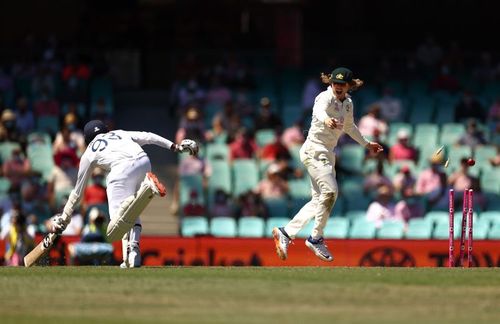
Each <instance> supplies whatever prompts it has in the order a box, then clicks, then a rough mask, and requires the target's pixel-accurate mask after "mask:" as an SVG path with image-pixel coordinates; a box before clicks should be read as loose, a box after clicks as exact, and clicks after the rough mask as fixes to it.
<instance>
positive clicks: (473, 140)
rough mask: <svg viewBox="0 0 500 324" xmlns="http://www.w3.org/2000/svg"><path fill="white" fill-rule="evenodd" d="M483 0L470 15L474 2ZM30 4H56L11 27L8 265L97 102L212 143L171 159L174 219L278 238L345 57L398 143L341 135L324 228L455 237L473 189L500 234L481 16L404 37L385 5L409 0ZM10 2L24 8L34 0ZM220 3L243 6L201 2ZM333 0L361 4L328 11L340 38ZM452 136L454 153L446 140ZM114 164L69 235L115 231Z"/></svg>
mask: <svg viewBox="0 0 500 324" xmlns="http://www.w3.org/2000/svg"><path fill="white" fill-rule="evenodd" d="M403 2H404V1H403ZM450 3H451V1H445V2H444V4H443V6H446V5H450ZM466 3H467V1H465V4H463V6H459V7H460V8H461V9H463V10H461V11H460V13H459V14H458V15H457V17H455V19H457V21H456V22H458V20H460V19H461V18H464V17H468V15H467V10H465V8H468V7H467V5H466ZM31 4H32V5H33V6H35V7H37V8H38V9H39V10H40V11H39V12H38V14H37V13H36V11H33V12H30V13H25V14H26V16H25V17H24V18H25V19H27V20H29V21H31V24H28V25H27V26H28V27H26V26H19V28H17V29H15V30H13V31H12V32H11V33H1V35H0V36H1V41H2V43H3V45H4V46H2V48H5V51H2V53H1V55H0V111H1V115H0V116H1V118H0V121H1V125H0V162H1V169H0V170H1V171H0V172H1V174H0V175H1V177H0V209H1V214H2V217H1V227H0V230H1V238H2V239H4V240H6V241H7V242H8V244H7V247H8V248H7V251H6V254H5V260H6V262H7V263H9V264H16V262H18V260H16V257H15V256H16V255H22V251H23V250H27V249H29V246H31V245H32V244H33V238H34V236H35V234H37V233H44V232H46V231H47V220H48V219H49V218H50V217H51V216H53V215H54V214H56V213H58V212H60V210H61V208H62V206H63V205H64V203H65V199H67V196H68V194H69V192H70V190H71V189H72V188H73V186H74V184H75V181H76V175H77V174H76V173H77V168H78V162H79V157H80V156H81V154H82V153H83V151H84V149H85V146H84V141H83V136H82V128H83V125H84V124H85V122H86V121H88V120H90V119H95V118H98V119H102V120H103V121H105V122H106V123H107V124H108V125H109V127H110V128H111V129H113V128H126V129H130V130H151V131H155V132H157V133H159V134H161V135H163V136H165V137H168V138H170V139H172V140H175V141H176V142H180V141H181V140H182V139H184V138H191V139H194V140H196V141H198V142H199V143H200V145H201V153H200V155H199V156H198V157H182V158H181V157H179V160H177V159H172V160H169V159H167V160H165V159H162V158H160V159H159V161H160V165H159V166H155V167H156V168H159V169H162V170H172V171H165V172H163V173H160V176H161V177H162V178H163V180H164V181H166V182H167V183H168V184H169V187H170V188H171V192H170V194H169V196H170V199H171V200H169V205H168V208H162V209H159V211H156V213H157V214H160V217H164V216H165V215H173V219H175V221H173V222H170V223H169V224H168V225H167V226H170V227H174V228H175V229H174V231H173V233H174V234H179V235H183V236H194V235H215V236H225V237H267V236H270V234H271V233H270V230H269V228H272V227H273V226H274V225H275V224H279V225H281V224H284V223H286V220H287V219H289V218H290V217H292V216H293V215H294V213H295V212H297V211H298V209H299V208H300V207H302V206H303V205H304V203H305V202H307V201H308V200H309V199H310V189H309V188H310V187H309V180H308V176H307V174H306V173H305V170H304V168H303V166H302V164H301V163H300V161H299V158H298V151H299V149H300V146H301V144H302V143H303V141H304V140H305V137H307V129H308V128H309V124H310V121H311V113H312V110H311V109H312V105H313V103H314V98H315V97H316V95H317V94H318V93H319V92H321V91H323V90H325V89H326V87H325V86H324V85H322V84H321V82H320V77H319V76H320V73H321V72H325V73H330V72H331V70H332V69H333V68H334V67H337V66H347V67H349V68H351V69H352V70H353V71H354V74H355V77H357V78H361V79H363V80H364V81H365V86H364V87H362V88H361V89H360V90H359V91H357V92H356V93H353V100H354V104H355V106H354V112H355V118H356V123H357V125H358V126H359V128H360V130H361V133H362V134H363V135H364V136H366V137H368V138H370V139H372V140H374V141H377V142H380V143H381V144H383V146H384V148H385V151H384V154H381V155H379V156H371V155H370V154H368V153H367V152H365V150H364V149H363V148H362V147H361V146H359V145H357V144H355V143H354V142H353V141H352V140H351V139H350V138H349V137H348V136H344V137H342V138H341V140H340V142H339V146H338V147H337V149H336V158H337V161H336V170H337V180H338V183H339V198H338V199H337V202H336V204H335V207H334V210H333V212H332V218H331V219H330V222H329V227H328V228H327V230H326V232H325V237H327V238H328V237H334V238H349V237H351V238H446V237H447V235H448V229H447V226H446V225H447V220H448V214H447V209H448V190H449V189H451V188H452V189H455V191H456V192H457V193H456V197H458V198H460V197H461V193H462V192H463V191H464V190H465V189H466V188H471V189H473V190H474V209H475V217H477V222H476V223H475V225H474V226H475V228H474V231H475V232H474V237H475V238H478V239H480V238H483V239H488V238H491V239H494V238H496V239H498V238H499V237H500V168H499V167H498V166H499V165H500V155H499V146H500V56H499V55H498V49H496V48H495V47H494V45H493V44H491V43H490V44H489V46H486V47H485V46H471V45H470V42H468V41H467V40H468V39H470V38H468V37H469V36H472V35H474V33H475V29H473V28H472V27H469V29H467V30H465V29H464V28H465V27H460V28H458V27H457V25H456V24H454V22H453V21H450V22H449V24H448V25H446V24H443V25H439V24H438V22H435V23H434V24H436V26H439V27H440V29H435V30H434V32H433V33H427V32H422V33H418V34H411V33H409V34H407V37H405V38H403V39H401V38H396V37H395V36H390V35H387V34H385V33H384V31H385V30H387V28H390V27H391V26H392V28H394V23H393V22H392V23H391V22H390V21H389V20H388V19H376V18H375V16H377V15H376V14H375V13H380V15H381V16H378V17H380V18H382V17H389V16H390V15H391V14H394V13H395V12H398V10H399V11H400V10H402V9H403V7H401V6H402V5H401V4H398V5H396V4H394V3H392V4H387V5H386V7H384V6H382V7H383V8H375V7H374V6H372V5H369V4H364V5H362V4H361V3H360V2H357V1H354V2H352V1H338V2H333V3H329V4H326V3H325V4H323V5H321V6H316V5H313V4H312V2H309V1H289V2H283V3H280V2H277V3H274V2H273V1H268V2H266V3H264V2H261V1H247V2H241V3H238V4H233V3H232V2H231V3H227V2H225V1H218V2H215V3H214V4H213V6H212V7H208V5H207V4H203V3H201V2H200V3H198V2H191V1H157V2H155V1H128V2H125V3H122V2H117V1H110V2H106V3H101V2H98V1H87V2H84V1H74V2H69V4H65V5H62V6H61V7H59V8H56V7H55V6H54V5H49V4H46V6H41V5H37V4H36V3H35V2H32V3H31ZM193 5H196V6H199V7H200V8H199V9H200V10H197V11H195V12H193V10H191V9H192V6H193ZM1 6H2V7H1V8H2V9H4V10H3V12H9V11H10V12H13V13H15V14H13V16H12V17H16V14H20V13H22V12H24V11H23V10H22V8H21V7H20V5H18V4H15V3H10V4H2V5H1ZM219 6H220V7H219ZM221 7H224V8H225V9H227V10H228V13H231V14H232V19H230V18H227V17H223V18H221V19H220V21H218V22H215V21H214V19H210V18H209V17H207V15H204V14H202V13H204V12H205V11H206V12H212V13H214V12H215V13H217V12H219V11H220V8H221ZM323 7H324V8H323ZM321 8H323V9H332V10H333V9H336V10H337V11H352V12H354V16H355V17H351V18H347V17H339V18H338V19H336V20H334V19H333V18H331V17H325V19H326V20H331V21H334V22H332V24H334V26H336V27H339V28H340V27H342V30H340V29H337V30H335V33H336V35H335V36H333V35H330V34H329V33H330V32H329V31H328V28H327V29H325V24H326V25H328V24H327V22H325V21H322V20H318V19H317V17H318V14H319V13H320V12H321ZM384 8H385V9H384ZM460 8H459V9H460ZM481 8H482V7H481V5H476V6H475V9H474V10H476V9H477V10H480V9H481ZM435 9H436V8H435ZM437 9H439V8H437ZM384 10H388V11H387V12H385V13H382V12H383V11H384ZM435 12H439V10H437V11H435ZM435 12H434V13H430V15H431V17H430V18H429V19H432V17H433V16H432V15H437V13H435ZM486 12H487V11H484V10H482V11H481V13H482V14H486ZM61 13H62V14H63V15H59V14H61ZM356 15H357V16H356ZM55 16H57V17H59V18H61V19H62V21H63V24H62V25H56V24H54V23H51V17H52V18H54V17H55ZM208 16H209V15H208ZM228 16H231V15H228ZM483 18H484V17H483ZM486 18H487V17H486ZM9 19H10V20H9ZM12 19H14V18H9V17H6V19H4V20H3V21H2V22H1V24H2V25H1V26H2V29H3V30H8V29H6V28H3V27H6V25H7V24H8V23H9V22H12ZM474 19H481V17H479V18H478V17H476V18H474ZM493 20H494V19H493ZM493 20H489V19H483V20H482V22H483V27H484V28H486V27H487V26H488V24H489V23H491V22H492V21H493ZM42 22H43V23H44V24H43V27H40V30H37V28H36V27H35V26H41V24H42ZM417 23H420V21H416V20H411V19H409V20H407V21H405V22H401V24H402V28H405V27H411V26H412V24H417ZM355 26H361V27H360V29H362V28H365V29H366V30H370V32H368V31H366V32H361V31H360V29H357V28H356V27H355ZM400 27H401V26H400ZM471 28H472V29H471ZM469 33H470V34H469ZM450 35H453V37H450ZM483 35H484V34H481V35H479V36H477V37H478V38H476V40H477V42H478V43H476V44H479V43H480V41H481V37H482V36H483ZM329 42H331V43H329ZM151 89H152V90H151ZM148 91H149V92H148ZM157 101H160V104H158V102H157ZM138 116H139V118H137V117H138ZM158 116H160V117H159V118H157V117H158ZM441 146H443V147H444V152H445V154H444V157H443V156H441V157H436V156H433V153H434V152H435V151H436V150H437V149H438V148H439V147H441ZM163 154H164V153H163ZM470 157H472V158H474V159H475V161H476V164H475V166H472V167H471V166H468V165H467V163H466V160H467V158H470ZM176 158H177V157H176ZM448 158H449V161H450V162H449V165H448V167H446V168H445V167H444V164H445V160H446V159H448ZM152 160H153V164H155V163H157V162H156V161H158V160H155V159H154V157H153V159H152ZM104 179H105V172H104V170H95V172H94V174H93V176H92V180H91V183H90V186H89V187H88V188H87V189H86V192H85V196H84V199H83V201H82V203H81V208H80V209H79V210H77V211H76V212H75V215H74V216H73V220H72V222H71V225H70V228H68V229H67V230H66V231H65V234H69V235H81V236H82V240H83V241H85V240H89V237H90V240H94V241H97V242H104V239H103V237H102V234H100V233H101V232H100V231H101V229H102V228H103V226H104V225H105V223H106V219H108V217H109V215H107V205H106V202H107V201H106V191H105V181H104ZM455 210H457V211H459V212H457V215H458V214H460V213H461V200H460V199H458V200H457V201H456V206H455ZM458 216H459V215H458ZM145 218H146V221H147V218H148V215H146V216H145ZM458 223H459V222H455V224H458ZM144 230H145V233H146V234H147V231H148V227H147V225H146V226H145V227H144ZM306 231H307V229H306V230H305V231H304V233H303V235H304V236H307V235H308V233H305V232H306ZM457 232H459V231H455V233H457ZM476 232H477V233H476ZM169 233H172V231H170V232H169ZM88 235H90V236H88ZM73 250H78V249H73ZM16 251H17V252H16ZM75 253H76V252H75Z"/></svg>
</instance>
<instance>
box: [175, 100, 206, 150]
mask: <svg viewBox="0 0 500 324" xmlns="http://www.w3.org/2000/svg"><path fill="white" fill-rule="evenodd" d="M185 138H191V139H192V140H193V141H196V142H198V143H204V142H205V122H204V120H203V117H202V115H201V112H200V109H199V108H198V107H196V106H190V107H189V108H188V109H187V110H186V113H185V114H184V116H183V118H182V119H181V121H180V124H179V128H178V130H177V133H176V135H175V140H176V141H177V142H178V143H180V142H181V141H182V140H183V139H185Z"/></svg>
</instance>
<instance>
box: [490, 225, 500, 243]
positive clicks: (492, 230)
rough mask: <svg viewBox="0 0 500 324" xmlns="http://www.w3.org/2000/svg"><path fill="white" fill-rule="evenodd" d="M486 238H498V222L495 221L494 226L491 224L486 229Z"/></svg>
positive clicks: (499, 237)
mask: <svg viewBox="0 0 500 324" xmlns="http://www.w3.org/2000/svg"><path fill="white" fill-rule="evenodd" d="M488 239H490V240H500V223H496V224H495V225H494V226H491V228H490V230H489V231H488Z"/></svg>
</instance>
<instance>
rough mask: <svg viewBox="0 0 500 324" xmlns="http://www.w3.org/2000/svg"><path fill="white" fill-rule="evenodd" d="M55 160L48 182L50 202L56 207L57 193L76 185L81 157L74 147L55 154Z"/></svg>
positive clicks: (66, 190)
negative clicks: (79, 157)
mask: <svg viewBox="0 0 500 324" xmlns="http://www.w3.org/2000/svg"><path fill="white" fill-rule="evenodd" d="M54 162H55V165H54V168H53V169H52V172H51V174H50V176H49V179H48V184H47V185H48V186H47V189H48V195H49V203H50V205H51V206H52V207H56V203H57V201H56V197H57V193H59V192H69V191H70V190H71V189H73V188H74V187H75V184H76V179H77V176H78V164H79V159H78V156H77V155H76V153H75V152H74V151H73V150H72V149H64V150H60V151H58V152H57V153H56V154H55V155H54Z"/></svg>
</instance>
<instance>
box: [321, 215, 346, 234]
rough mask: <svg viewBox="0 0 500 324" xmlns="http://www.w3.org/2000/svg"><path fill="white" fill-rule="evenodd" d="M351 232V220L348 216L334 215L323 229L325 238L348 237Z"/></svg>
mask: <svg viewBox="0 0 500 324" xmlns="http://www.w3.org/2000/svg"><path fill="white" fill-rule="evenodd" d="M348 234H349V220H348V219H347V218H341V217H332V218H330V219H329V220H328V222H327V223H326V226H325V229H324V230H323V237H324V238H327V239H328V238H342V239H343V238H347V235H348Z"/></svg>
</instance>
